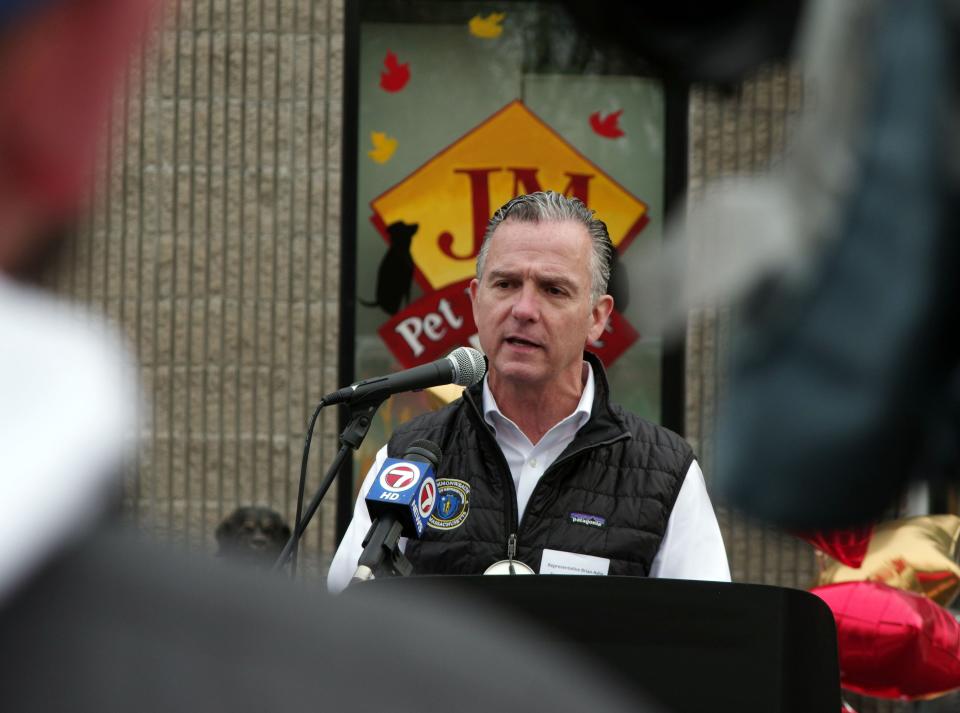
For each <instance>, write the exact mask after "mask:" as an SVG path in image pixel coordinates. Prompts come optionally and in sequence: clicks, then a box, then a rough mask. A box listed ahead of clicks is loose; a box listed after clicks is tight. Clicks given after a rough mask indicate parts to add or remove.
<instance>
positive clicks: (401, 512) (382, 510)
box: [366, 458, 437, 538]
mask: <svg viewBox="0 0 960 713" xmlns="http://www.w3.org/2000/svg"><path fill="white" fill-rule="evenodd" d="M366 502H367V510H368V511H369V512H370V518H371V519H372V520H375V519H377V518H379V517H381V516H384V515H392V516H393V517H394V519H395V520H396V521H397V522H399V523H400V524H401V526H402V527H403V532H402V533H401V534H402V535H403V537H416V538H420V537H421V536H422V535H423V530H424V528H425V527H426V526H427V521H428V520H429V519H430V513H432V512H433V507H434V505H435V504H436V502H437V481H436V478H435V477H434V470H433V466H432V465H431V464H429V463H422V462H419V461H415V460H405V459H400V458H387V459H386V460H385V461H384V462H383V466H382V467H381V468H380V472H379V473H378V474H377V477H376V478H375V479H374V481H373V484H372V485H371V486H370V491H369V492H368V493H367V497H366Z"/></svg>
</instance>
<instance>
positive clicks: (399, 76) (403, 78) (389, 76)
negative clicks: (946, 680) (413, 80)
mask: <svg viewBox="0 0 960 713" xmlns="http://www.w3.org/2000/svg"><path fill="white" fill-rule="evenodd" d="M383 66H384V67H386V71H384V72H380V87H381V88H382V89H383V90H384V91H387V92H399V91H400V90H401V89H403V88H404V87H405V86H407V82H409V81H410V63H409V62H404V63H403V64H400V62H398V61H397V55H395V54H394V53H393V52H391V51H390V50H387V57H386V59H384V60H383Z"/></svg>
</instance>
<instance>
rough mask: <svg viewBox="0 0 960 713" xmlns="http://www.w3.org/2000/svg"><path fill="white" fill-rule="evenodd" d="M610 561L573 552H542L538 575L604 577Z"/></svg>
mask: <svg viewBox="0 0 960 713" xmlns="http://www.w3.org/2000/svg"><path fill="white" fill-rule="evenodd" d="M609 571H610V560H608V559H607V558H605V557H594V556H592V555H578V554H576V553H574V552H561V551H560V550H544V551H543V556H542V557H541V558H540V574H592V575H598V574H599V575H604V576H605V575H606V574H607V573H608V572H609Z"/></svg>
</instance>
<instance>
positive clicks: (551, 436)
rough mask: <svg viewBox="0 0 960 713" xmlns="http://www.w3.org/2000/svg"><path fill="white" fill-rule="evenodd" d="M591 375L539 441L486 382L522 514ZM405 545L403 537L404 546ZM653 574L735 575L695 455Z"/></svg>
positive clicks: (356, 540)
mask: <svg viewBox="0 0 960 713" xmlns="http://www.w3.org/2000/svg"><path fill="white" fill-rule="evenodd" d="M585 371H586V373H587V381H586V384H585V385H584V388H583V393H582V394H581V395H580V403H578V404H577V407H576V408H575V409H574V411H573V412H572V413H571V414H570V415H569V416H567V417H566V418H564V419H563V420H562V421H560V422H559V423H557V424H556V425H555V426H553V428H551V429H550V430H549V431H547V432H546V433H545V434H544V436H543V438H541V439H540V440H539V442H537V444H536V445H534V444H533V443H531V442H530V440H529V439H528V438H527V437H526V436H525V435H524V434H523V432H522V431H521V430H520V428H519V427H518V426H517V425H516V424H515V423H514V422H513V421H511V420H510V419H509V418H507V417H506V416H504V415H503V413H502V412H501V411H500V409H499V407H498V406H497V402H496V399H494V397H493V393H492V392H491V391H490V387H489V386H488V384H487V380H486V379H484V382H483V416H484V419H485V420H486V422H487V423H488V424H490V425H491V426H492V427H493V429H494V432H495V435H496V439H497V444H498V445H499V446H500V450H501V451H503V455H504V458H506V461H507V465H508V466H509V467H510V473H511V475H512V476H513V483H514V486H515V487H516V489H517V515H518V517H519V518H520V520H522V519H523V513H524V511H525V510H526V507H527V503H528V502H529V501H530V495H531V494H532V493H533V490H534V488H535V487H536V485H537V483H538V482H539V481H540V477H541V476H542V475H543V474H544V472H545V471H546V470H547V468H549V467H550V466H551V465H552V464H553V462H554V461H555V460H556V459H557V457H558V456H559V455H560V454H561V453H562V452H563V450H564V449H565V448H566V447H567V446H568V445H569V444H570V442H571V441H573V439H574V436H576V434H577V431H579V430H580V429H581V428H582V427H583V426H584V424H586V422H587V421H588V420H589V419H590V412H591V409H592V408H593V397H594V391H595V387H594V377H593V369H590V368H589V367H588V368H587V369H586V370H585ZM386 458H387V447H386V446H384V447H383V448H381V449H380V451H379V452H378V453H377V457H376V458H375V459H374V462H373V465H372V466H370V470H369V471H368V472H367V476H366V478H364V481H363V484H362V485H361V486H360V493H359V494H358V496H357V503H356V506H355V507H354V511H353V520H352V521H351V522H350V526H349V527H348V528H347V532H346V534H345V535H344V537H343V541H342V542H341V543H340V547H339V548H338V549H337V553H336V555H334V558H333V562H331V564H330V571H329V572H328V574H327V587H328V588H329V590H330V591H331V592H339V591H341V590H343V589H344V588H345V587H346V586H347V585H348V584H349V583H350V579H351V578H352V577H353V573H354V572H355V571H356V569H357V561H358V560H359V559H360V555H361V553H362V552H363V538H364V536H365V535H366V534H367V530H369V529H370V524H371V521H370V513H368V512H367V506H366V502H365V501H364V498H365V497H366V495H367V493H368V492H369V490H370V486H371V484H372V483H373V479H374V478H375V477H376V475H377V473H379V472H380V468H381V466H382V465H383V462H384V460H386ZM405 546H406V540H405V539H404V538H401V540H400V547H401V549H403V548H404V547H405ZM650 576H651V577H660V578H664V579H705V580H714V581H718V582H729V581H730V568H729V566H728V564H727V553H726V550H725V549H724V546H723V538H722V537H721V535H720V526H719V525H718V524H717V517H716V515H715V514H714V512H713V506H712V505H711V504H710V496H709V495H708V494H707V488H706V484H705V483H704V480H703V472H702V471H701V470H700V466H699V465H698V464H697V462H696V461H693V462H692V463H691V464H690V468H689V469H688V470H687V474H686V477H685V478H684V480H683V485H682V486H681V487H680V493H679V494H678V495H677V501H676V503H675V504H674V506H673V511H672V512H671V514H670V519H669V521H668V522H667V529H666V530H665V532H664V535H663V540H662V541H661V543H660V550H659V551H658V552H657V555H656V557H655V558H654V560H653V564H652V565H651V567H650Z"/></svg>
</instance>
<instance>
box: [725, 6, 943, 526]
mask: <svg viewBox="0 0 960 713" xmlns="http://www.w3.org/2000/svg"><path fill="white" fill-rule="evenodd" d="M838 5H839V4H838ZM854 5H855V6H856V7H857V8H859V11H858V12H849V11H847V12H845V13H844V12H841V13H838V14H839V15H841V16H843V15H846V16H847V18H849V19H852V20H855V21H856V23H855V24H854V23H852V22H850V23H847V24H846V25H845V28H846V31H845V32H843V31H840V29H839V28H832V29H829V30H827V29H826V28H824V27H821V28H820V29H823V30H824V31H825V32H826V33H827V34H829V35H831V36H833V37H834V38H835V41H836V42H847V41H848V38H849V37H851V36H853V35H858V36H859V37H861V38H868V39H866V40H861V41H860V43H859V44H860V47H859V50H858V54H859V57H857V58H856V60H857V61H854V62H852V63H848V64H845V65H839V66H836V67H835V70H836V73H837V74H838V75H839V77H838V78H837V79H836V80H834V82H833V84H832V85H828V87H827V90H826V91H825V92H824V95H825V96H826V97H828V98H831V97H830V91H829V86H834V87H836V86H837V85H838V84H842V83H846V84H853V83H858V84H860V87H859V89H858V91H857V92H856V93H855V94H854V96H855V97H857V99H856V100H855V103H854V105H853V106H852V107H848V108H849V110H850V115H851V116H852V117H853V119H852V121H848V122H847V125H848V127H849V128H850V129H851V130H850V131H849V133H848V134H846V135H845V136H843V139H842V143H843V144H845V145H842V146H841V147H840V149H841V150H840V151H839V152H838V151H831V155H828V154H827V152H826V151H824V150H819V151H818V150H816V149H815V148H814V147H812V146H807V147H806V148H810V149H812V150H811V151H810V152H809V153H806V154H805V156H803V157H800V156H799V155H800V154H801V150H800V147H797V149H798V150H797V154H798V158H796V159H795V160H796V161H797V162H802V163H806V164H807V165H808V167H809V168H810V171H809V173H808V177H810V176H813V175H817V174H816V173H815V172H816V171H817V169H818V168H820V167H819V166H817V163H820V164H821V165H822V166H823V167H833V171H832V172H831V173H828V172H827V171H824V170H822V169H821V170H820V172H819V173H820V175H823V176H824V177H825V178H827V179H831V178H832V179H834V180H833V181H824V182H823V183H821V184H820V186H819V187H818V189H817V190H815V191H812V192H811V191H806V192H803V191H802V188H803V187H802V186H801V192H800V193H799V194H798V195H797V198H798V199H801V200H802V198H803V197H804V195H812V196H813V197H814V198H816V199H817V200H813V201H811V203H810V204H809V205H810V206H811V207H812V208H813V209H814V211H817V212H820V214H821V216H822V217H823V220H822V221H821V223H820V225H818V226H817V228H816V229H817V230H818V231H819V233H820V237H821V238H827V239H826V240H825V241H824V242H823V244H822V246H820V248H819V250H818V251H817V252H816V254H815V257H814V258H813V260H811V262H810V264H809V265H808V266H807V271H806V272H805V274H802V275H794V276H792V278H793V279H787V280H783V281H781V282H780V283H778V284H777V285H775V286H774V287H773V288H772V289H771V290H769V291H767V292H766V293H765V294H763V295H762V296H761V297H758V298H756V299H755V301H754V302H753V303H752V304H750V305H748V306H749V307H751V308H752V309H750V310H748V311H745V313H744V320H743V322H742V324H740V325H738V327H740V329H739V343H738V345H737V347H736V349H735V352H734V356H733V362H732V364H731V378H730V384H729V397H728V399H727V403H726V407H725V409H724V412H723V416H722V419H723V420H722V422H721V425H720V440H719V442H718V446H717V449H718V450H717V452H718V479H717V483H718V486H719V487H720V489H721V491H722V492H724V493H725V494H726V495H727V496H729V498H730V499H731V500H732V501H733V503H734V504H736V505H739V506H741V507H743V508H744V509H747V510H749V511H750V512H752V513H754V514H756V515H759V516H761V517H764V518H766V519H772V520H774V521H777V522H779V523H781V524H784V525H787V526H791V527H798V528H807V527H829V526H839V525H844V524H850V523H852V522H857V521H865V520H868V519H872V518H875V517H877V516H878V515H880V513H881V511H882V510H883V509H884V508H885V507H886V506H887V505H889V504H890V503H891V501H892V500H893V499H894V498H895V497H896V496H897V495H899V494H900V493H901V492H902V490H903V489H904V487H905V484H906V482H907V480H908V478H910V477H911V476H916V475H922V476H924V477H927V478H929V477H931V476H934V477H935V476H936V475H938V474H940V473H942V472H946V471H951V472H952V473H953V474H954V475H955V474H956V473H957V466H958V465H960V460H958V458H957V453H958V446H957V436H958V429H960V390H958V389H960V381H958V376H960V371H958V367H960V349H958V332H957V320H956V314H957V307H958V301H957V285H958V280H957V275H956V272H957V269H958V267H960V259H958V258H960V252H958V251H960V244H958V241H957V236H956V234H955V230H956V226H957V220H956V219H957V217H958V211H957V205H958V203H957V196H956V190H957V186H958V182H957V170H958V168H960V159H958V154H957V140H956V131H955V126H956V119H957V106H956V100H957V95H956V81H957V76H956V74H955V72H956V67H957V56H956V55H957V50H958V48H960V45H958V40H960V34H958V31H960V24H958V14H957V13H958V11H960V6H958V4H957V3H955V2H946V1H942V2H941V1H938V0H918V1H917V2H909V3H901V2H896V0H876V1H874V2H867V3H859V4H854ZM851 72H853V73H854V74H853V75H852V76H851V74H850V73H851ZM812 101H814V102H815V101H817V98H816V97H814V98H813V99H812ZM846 101H851V100H850V99H849V98H848V99H847V100H846ZM843 128H844V127H843V126H841V127H839V129H840V132H841V135H842V132H843ZM831 129H832V130H833V131H837V129H838V127H837V126H836V125H835V126H834V127H831ZM828 146H829V142H828ZM831 148H833V147H831ZM811 164H812V165H811ZM761 301H762V306H761Z"/></svg>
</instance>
